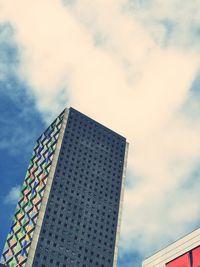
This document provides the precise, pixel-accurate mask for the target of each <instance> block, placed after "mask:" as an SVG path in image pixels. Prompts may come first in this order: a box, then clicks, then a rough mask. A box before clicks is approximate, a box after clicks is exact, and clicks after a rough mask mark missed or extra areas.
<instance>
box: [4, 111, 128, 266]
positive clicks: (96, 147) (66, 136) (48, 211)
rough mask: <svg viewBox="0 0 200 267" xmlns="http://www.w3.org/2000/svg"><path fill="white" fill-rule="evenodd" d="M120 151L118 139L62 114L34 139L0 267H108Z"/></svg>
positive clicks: (123, 147) (121, 172) (119, 189)
mask: <svg viewBox="0 0 200 267" xmlns="http://www.w3.org/2000/svg"><path fill="white" fill-rule="evenodd" d="M127 147H128V146H127V143H126V139H125V138H124V137H122V136H121V135H119V134H117V133H115V132H113V131H112V130H110V129H108V128H106V127H105V126H103V125H101V124H99V123H97V122H96V121H94V120H92V119H90V118H89V117H87V116H85V115H83V114H82V113H80V112H78V111H76V110H75V109H73V108H70V109H65V110H64V111H63V112H62V113H61V114H60V115H59V116H58V118H57V119H56V120H55V121H54V122H53V123H52V124H51V125H50V127H49V128H48V129H47V130H46V131H45V132H44V134H42V136H41V137H40V138H39V139H38V140H37V145H36V147H35V148H34V154H33V158H32V160H31V162H30V166H29V168H28V172H27V175H26V178H25V182H24V184H23V187H22V193H21V196H20V201H19V203H18V206H17V209H16V212H15V216H14V221H13V223H12V227H11V231H10V233H9V235H8V238H7V241H6V245H5V248H4V251H3V255H2V261H1V262H2V263H6V264H7V265H8V266H11V267H15V266H34V267H36V266H38V267H45V266H52V267H55V266H59V267H65V266H66V267H79V266H80V267H95V266H97V267H113V266H116V260H117V239H118V232H119V226H120V212H121V204H122V196H123V182H124V176H125V165H126V157H127Z"/></svg>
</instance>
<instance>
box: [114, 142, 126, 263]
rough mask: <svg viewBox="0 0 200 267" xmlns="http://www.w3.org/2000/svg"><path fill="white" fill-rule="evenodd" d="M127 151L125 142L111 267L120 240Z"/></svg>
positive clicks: (116, 256)
mask: <svg viewBox="0 0 200 267" xmlns="http://www.w3.org/2000/svg"><path fill="white" fill-rule="evenodd" d="M128 149H129V143H128V142H126V147H125V155H124V166H123V172H122V184H121V193H120V204H119V214H118V222H117V233H116V239H115V250H114V260H113V267H117V258H118V250H119V238H120V230H121V220H122V208H123V202H124V189H125V179H126V169H127V160H128Z"/></svg>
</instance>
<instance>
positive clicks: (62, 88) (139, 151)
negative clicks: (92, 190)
mask: <svg viewBox="0 0 200 267" xmlns="http://www.w3.org/2000/svg"><path fill="white" fill-rule="evenodd" d="M161 2H162V1H154V2H152V3H154V6H150V7H149V8H148V9H147V10H146V11H145V10H144V15H142V14H143V13H139V12H140V10H136V11H134V12H135V13H134V12H133V11H132V12H133V16H130V14H129V15H128V14H127V12H126V11H125V9H123V7H124V6H125V2H124V1H116V0H115V1H113V0H109V1H107V0H106V1H104V0H98V1H95V2H94V1H93V2H91V1H87V0H84V1H77V2H76V3H75V4H74V5H70V9H67V8H64V6H62V4H61V2H59V1H57V0H51V1H47V0H42V1H30V0H26V1H25V0H20V1H18V2H17V3H15V2H13V1H10V0H5V1H4V0H1V2H0V3H1V6H2V10H3V12H2V20H8V21H10V22H11V23H12V24H13V25H14V27H15V29H16V38H17V40H18V42H20V44H21V46H22V47H23V50H21V60H22V61H21V70H20V74H21V77H23V78H24V79H26V80H27V81H28V83H29V84H30V85H31V86H32V92H30V93H32V94H34V96H35V97H36V99H37V105H38V109H39V110H40V111H41V112H42V113H44V114H45V113H46V112H51V114H52V116H55V114H56V113H57V112H58V111H60V110H61V109H62V108H63V106H64V105H65V104H64V102H65V101H66V102H68V101H69V102H70V104H71V105H72V106H74V107H75V108H77V109H79V110H80V111H82V112H85V113H86V114H88V115H90V116H91V117H93V118H95V119H96V120H98V121H100V122H102V123H104V124H106V125H107V126H109V127H110V128H112V129H114V130H116V131H118V132H119V133H121V134H123V135H124V136H127V138H128V141H129V143H130V151H129V161H128V164H129V169H130V173H134V175H132V176H130V177H128V179H129V180H130V181H131V184H133V185H132V187H129V188H127V190H126V193H125V201H124V212H123V224H122V243H121V244H122V247H123V249H124V250H134V249H135V248H137V249H139V250H140V252H141V253H144V255H147V253H148V252H150V251H152V250H153V249H156V248H160V245H163V244H166V243H167V242H168V241H170V240H172V239H173V240H174V238H177V237H179V236H180V235H182V234H183V233H185V232H186V231H188V230H189V229H190V230H191V229H192V226H191V225H193V224H194V222H196V221H197V220H198V219H199V215H198V214H200V212H199V211H200V204H199V200H198V195H199V191H200V189H199V186H196V184H195V183H194V186H193V187H191V188H190V191H187V190H185V189H184V188H183V187H182V184H183V182H184V181H185V179H186V178H187V177H189V175H190V173H191V171H192V170H193V168H194V167H195V165H196V164H197V163H198V160H199V155H200V140H199V132H200V123H199V122H198V121H197V120H196V119H194V118H193V117H190V116H189V115H188V113H187V112H184V113H183V112H182V111H181V107H182V105H183V104H184V103H185V101H186V100H187V97H188V91H189V89H190V87H191V85H192V82H193V80H194V78H195V77H196V75H197V72H198V69H199V59H198V54H197V51H196V46H194V49H192V48H191V47H190V49H187V50H186V48H185V43H184V42H185V41H184V40H183V38H182V37H183V36H181V40H179V41H180V43H184V49H180V46H179V45H178V43H177V40H175V38H176V39H178V37H176V36H175V35H173V38H172V39H171V40H170V45H169V46H168V47H165V48H163V47H162V45H161V46H160V43H162V42H156V41H155V35H154V34H152V31H155V32H156V35H157V36H158V37H159V38H160V40H161V41H162V40H163V38H166V37H165V34H163V31H164V30H163V29H161V28H158V30H157V28H156V27H157V25H156V24H155V21H154V20H153V16H154V15H156V16H157V17H158V19H164V18H168V19H173V20H175V19H176V21H177V18H178V19H179V20H180V21H179V26H180V27H183V26H182V25H187V24H188V23H189V22H188V20H189V18H188V16H189V15H190V19H191V18H192V15H191V13H192V12H191V8H193V6H194V3H192V4H191V6H190V7H191V8H189V7H188V5H189V4H188V5H187V8H184V10H183V11H184V12H183V13H184V14H182V13H181V10H178V11H177V10H176V8H175V5H176V2H177V1H174V2H173V1H169V2H168V1H166V2H167V3H168V4H163V5H164V6H162V4H161ZM163 3H164V2H163ZM188 3H189V2H188ZM195 3H196V1H195ZM157 5H158V7H157ZM196 5H197V6H198V4H197V3H196ZM16 10H18V12H16ZM187 10H188V11H187ZM199 10H200V9H199ZM159 11H160V13H161V14H160V13H159ZM186 11H187V12H189V13H187V14H185V12H186ZM177 12H178V14H177ZM186 15H187V21H185V19H184V16H186ZM142 16H143V17H142ZM148 20H149V22H150V21H151V20H152V21H153V24H152V25H153V26H152V25H150V26H151V30H150V31H149V27H147V28H146V23H143V22H144V21H145V22H148ZM195 20H196V21H197V16H196V15H195ZM141 21H142V22H141ZM196 23H197V22H196ZM144 25H145V26H144ZM159 27H160V25H159ZM187 32H188V31H185V32H184V34H186V33H187ZM97 34H101V36H103V37H104V38H103V40H102V42H101V43H100V44H99V45H95V36H96V35H97ZM186 37H187V36H185V38H186ZM177 46H178V47H179V49H177ZM61 93H62V97H61V96H60V95H61ZM191 101H192V100H191ZM61 106H62V107H61ZM190 179H192V178H190ZM133 180H134V181H136V182H133ZM188 214H189V215H190V216H188Z"/></svg>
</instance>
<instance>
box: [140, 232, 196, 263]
mask: <svg viewBox="0 0 200 267" xmlns="http://www.w3.org/2000/svg"><path fill="white" fill-rule="evenodd" d="M142 267H200V228H199V229H197V230H195V231H193V232H192V233H190V234H188V235H186V236H184V237H183V238H181V239H179V240H178V241H176V242H174V243H172V244H171V245H169V246H167V247H166V248H164V249H162V250H160V251H159V252H157V253H156V254H154V255H153V256H151V257H149V258H148V259H146V260H145V261H144V262H143V264H142Z"/></svg>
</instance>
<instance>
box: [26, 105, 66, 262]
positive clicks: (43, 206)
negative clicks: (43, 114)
mask: <svg viewBox="0 0 200 267" xmlns="http://www.w3.org/2000/svg"><path fill="white" fill-rule="evenodd" d="M68 115H69V109H68V108H66V109H65V110H64V117H63V121H62V126H61V129H60V133H59V136H58V141H57V144H56V149H55V152H54V157H53V160H52V164H51V168H50V171H49V176H48V180H47V184H46V188H45V191H44V196H43V199H42V203H41V207H40V211H39V215H38V218H37V222H36V226H35V230H34V234H33V238H32V242H31V246H30V249H29V253H28V258H27V262H26V267H32V264H33V260H34V256H35V251H36V248H37V243H38V239H39V236H40V231H41V228H42V223H43V219H44V215H45V211H46V206H47V203H48V199H49V194H50V191H51V186H52V182H53V178H54V174H55V170H56V166H57V162H58V158H59V154H60V148H61V145H62V141H63V136H64V133H65V129H66V125H67V119H68Z"/></svg>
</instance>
